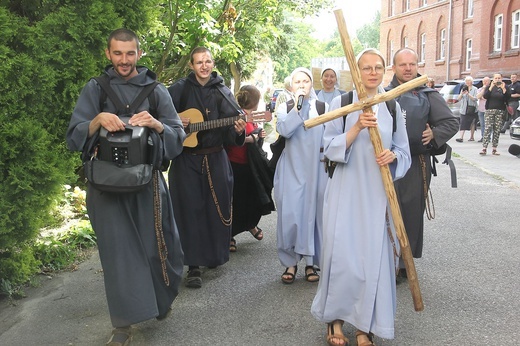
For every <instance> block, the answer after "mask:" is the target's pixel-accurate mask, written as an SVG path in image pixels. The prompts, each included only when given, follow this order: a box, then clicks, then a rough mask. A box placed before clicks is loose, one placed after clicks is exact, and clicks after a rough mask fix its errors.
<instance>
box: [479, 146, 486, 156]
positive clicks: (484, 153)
mask: <svg viewBox="0 0 520 346" xmlns="http://www.w3.org/2000/svg"><path fill="white" fill-rule="evenodd" d="M479 154H480V155H486V154H487V150H486V148H484V149H482V151H481V152H480V153H479Z"/></svg>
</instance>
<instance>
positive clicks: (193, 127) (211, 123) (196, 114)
mask: <svg viewBox="0 0 520 346" xmlns="http://www.w3.org/2000/svg"><path fill="white" fill-rule="evenodd" d="M179 117H181V118H189V119H190V123H189V124H188V126H187V127H186V128H184V131H185V132H186V139H185V140H184V143H183V146H185V147H189V148H195V147H196V146H197V144H198V143H199V142H198V140H197V133H198V132H199V131H203V130H211V129H216V128H219V127H225V126H231V125H233V124H234V123H235V121H237V120H239V119H243V120H244V121H245V122H254V123H259V122H266V121H271V118H272V115H271V112H267V111H257V112H253V114H252V115H247V116H246V115H237V116H235V117H228V118H221V119H213V120H206V121H205V120H204V117H203V116H202V113H201V112H200V111H199V110H198V109H196V108H189V109H186V110H185V111H184V112H181V113H179Z"/></svg>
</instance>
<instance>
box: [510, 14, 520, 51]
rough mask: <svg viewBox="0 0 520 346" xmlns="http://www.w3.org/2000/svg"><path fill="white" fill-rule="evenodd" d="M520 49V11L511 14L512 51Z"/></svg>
mask: <svg viewBox="0 0 520 346" xmlns="http://www.w3.org/2000/svg"><path fill="white" fill-rule="evenodd" d="M518 48H520V10H518V11H515V12H513V13H512V14H511V49H518Z"/></svg>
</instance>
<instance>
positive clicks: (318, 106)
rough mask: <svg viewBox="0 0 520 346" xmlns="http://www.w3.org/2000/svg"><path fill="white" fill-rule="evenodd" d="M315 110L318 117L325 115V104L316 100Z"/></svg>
mask: <svg viewBox="0 0 520 346" xmlns="http://www.w3.org/2000/svg"><path fill="white" fill-rule="evenodd" d="M316 110H317V111H318V114H319V115H322V114H323V113H325V102H323V101H320V100H316Z"/></svg>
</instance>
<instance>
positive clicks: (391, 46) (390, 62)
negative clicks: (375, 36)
mask: <svg viewBox="0 0 520 346" xmlns="http://www.w3.org/2000/svg"><path fill="white" fill-rule="evenodd" d="M386 59H387V60H386V61H388V66H391V65H393V64H394V42H393V41H389V42H388V57H387V58H386Z"/></svg>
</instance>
